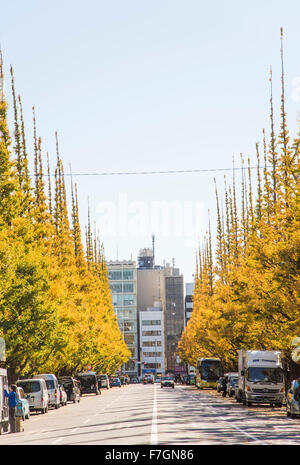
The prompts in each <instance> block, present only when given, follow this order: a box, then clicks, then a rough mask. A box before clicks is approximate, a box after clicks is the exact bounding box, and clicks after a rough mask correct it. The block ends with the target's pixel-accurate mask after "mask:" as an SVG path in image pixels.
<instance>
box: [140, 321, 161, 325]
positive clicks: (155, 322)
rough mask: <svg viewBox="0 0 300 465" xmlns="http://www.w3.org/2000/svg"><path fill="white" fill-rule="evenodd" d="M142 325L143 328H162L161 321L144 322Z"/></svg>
mask: <svg viewBox="0 0 300 465" xmlns="http://www.w3.org/2000/svg"><path fill="white" fill-rule="evenodd" d="M142 325H143V326H160V325H161V320H143V321H142Z"/></svg>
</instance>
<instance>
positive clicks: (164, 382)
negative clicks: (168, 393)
mask: <svg viewBox="0 0 300 465" xmlns="http://www.w3.org/2000/svg"><path fill="white" fill-rule="evenodd" d="M160 387H161V388H163V387H171V388H173V389H174V388H175V381H174V378H172V376H163V377H162V378H161V382H160Z"/></svg>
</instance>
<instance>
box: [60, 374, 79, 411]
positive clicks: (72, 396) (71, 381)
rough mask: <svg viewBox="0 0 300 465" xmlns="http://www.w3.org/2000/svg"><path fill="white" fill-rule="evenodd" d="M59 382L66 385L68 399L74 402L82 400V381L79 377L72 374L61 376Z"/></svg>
mask: <svg viewBox="0 0 300 465" xmlns="http://www.w3.org/2000/svg"><path fill="white" fill-rule="evenodd" d="M58 382H59V384H61V385H62V386H63V387H64V389H65V391H66V393H67V400H68V401H70V402H73V403H74V404H75V403H76V402H80V383H79V381H78V380H77V379H75V378H73V377H72V376H60V377H59V378H58Z"/></svg>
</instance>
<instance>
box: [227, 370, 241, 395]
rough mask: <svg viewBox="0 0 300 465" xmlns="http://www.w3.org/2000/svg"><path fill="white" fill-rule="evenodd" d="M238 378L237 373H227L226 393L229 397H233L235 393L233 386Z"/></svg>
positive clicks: (234, 386)
mask: <svg viewBox="0 0 300 465" xmlns="http://www.w3.org/2000/svg"><path fill="white" fill-rule="evenodd" d="M238 380H239V374H238V373H228V383H227V393H228V396H229V397H233V396H234V394H235V388H236V386H237V383H238Z"/></svg>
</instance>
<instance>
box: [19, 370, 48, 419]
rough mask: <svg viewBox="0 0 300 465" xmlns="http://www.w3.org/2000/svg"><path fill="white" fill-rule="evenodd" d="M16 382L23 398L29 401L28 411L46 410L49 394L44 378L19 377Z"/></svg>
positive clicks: (44, 411)
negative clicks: (21, 390)
mask: <svg viewBox="0 0 300 465" xmlns="http://www.w3.org/2000/svg"><path fill="white" fill-rule="evenodd" d="M16 384H17V386H18V387H21V388H22V389H23V391H24V395H25V398H26V399H27V400H28V402H29V410H30V412H31V411H40V412H41V413H47V412H48V404H49V394H48V390H47V386H46V382H45V380H44V379H42V378H40V379H39V378H35V379H20V380H18V381H17V382H16Z"/></svg>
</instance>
